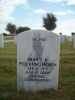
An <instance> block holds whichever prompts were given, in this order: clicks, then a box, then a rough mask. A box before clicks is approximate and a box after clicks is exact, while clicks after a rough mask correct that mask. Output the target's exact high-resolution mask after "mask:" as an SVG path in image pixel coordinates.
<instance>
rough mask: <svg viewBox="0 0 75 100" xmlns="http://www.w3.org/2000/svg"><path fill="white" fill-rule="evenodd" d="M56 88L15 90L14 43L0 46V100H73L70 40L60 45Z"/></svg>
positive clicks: (74, 65) (74, 86)
mask: <svg viewBox="0 0 75 100" xmlns="http://www.w3.org/2000/svg"><path fill="white" fill-rule="evenodd" d="M60 51H61V53H60V68H59V85H58V90H57V91H55V90H53V89H48V90H44V91H37V92H21V91H18V90H17V86H16V81H17V75H16V74H17V66H16V44H14V43H13V42H9V43H5V47H4V48H0V100H75V49H74V48H73V44H72V42H68V41H66V42H65V43H64V44H62V45H61V50H60Z"/></svg>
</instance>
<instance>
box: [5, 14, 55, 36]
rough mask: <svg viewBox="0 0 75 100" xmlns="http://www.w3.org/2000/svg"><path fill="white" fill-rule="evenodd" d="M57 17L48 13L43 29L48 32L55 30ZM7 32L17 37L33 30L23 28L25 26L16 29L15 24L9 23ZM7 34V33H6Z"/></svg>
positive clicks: (44, 18)
mask: <svg viewBox="0 0 75 100" xmlns="http://www.w3.org/2000/svg"><path fill="white" fill-rule="evenodd" d="M56 21H57V19H56V17H55V15H53V13H47V14H46V16H45V17H43V27H44V28H45V29H46V30H51V31H52V30H53V29H55V28H56V26H57V25H56ZM6 30H7V31H8V32H9V33H10V34H11V35H12V36H14V35H16V34H19V33H21V32H24V31H27V30H31V28H29V27H23V26H19V27H16V25H15V24H12V23H8V24H7V26H6ZM4 34H5V33H4Z"/></svg>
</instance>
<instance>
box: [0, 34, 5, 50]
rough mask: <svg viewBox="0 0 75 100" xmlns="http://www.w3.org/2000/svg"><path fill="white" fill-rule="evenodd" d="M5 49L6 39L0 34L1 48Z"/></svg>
mask: <svg viewBox="0 0 75 100" xmlns="http://www.w3.org/2000/svg"><path fill="white" fill-rule="evenodd" d="M3 47H4V37H3V35H2V34H0V48H3Z"/></svg>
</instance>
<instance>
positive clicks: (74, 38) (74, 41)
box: [73, 34, 75, 48]
mask: <svg viewBox="0 0 75 100" xmlns="http://www.w3.org/2000/svg"><path fill="white" fill-rule="evenodd" d="M73 44H74V48H75V34H74V36H73Z"/></svg>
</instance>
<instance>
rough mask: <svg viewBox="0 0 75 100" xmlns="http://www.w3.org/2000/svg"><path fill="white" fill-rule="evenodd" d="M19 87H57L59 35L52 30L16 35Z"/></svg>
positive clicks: (34, 88) (28, 89)
mask: <svg viewBox="0 0 75 100" xmlns="http://www.w3.org/2000/svg"><path fill="white" fill-rule="evenodd" d="M15 40H16V43H17V88H18V89H20V90H25V91H36V90H44V89H49V88H53V89H57V87H58V75H59V54H60V53H59V52H60V39H59V36H58V35H56V34H55V33H52V32H50V31H44V30H30V31H26V32H22V33H20V34H19V35H18V36H17V37H16V39H15Z"/></svg>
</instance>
